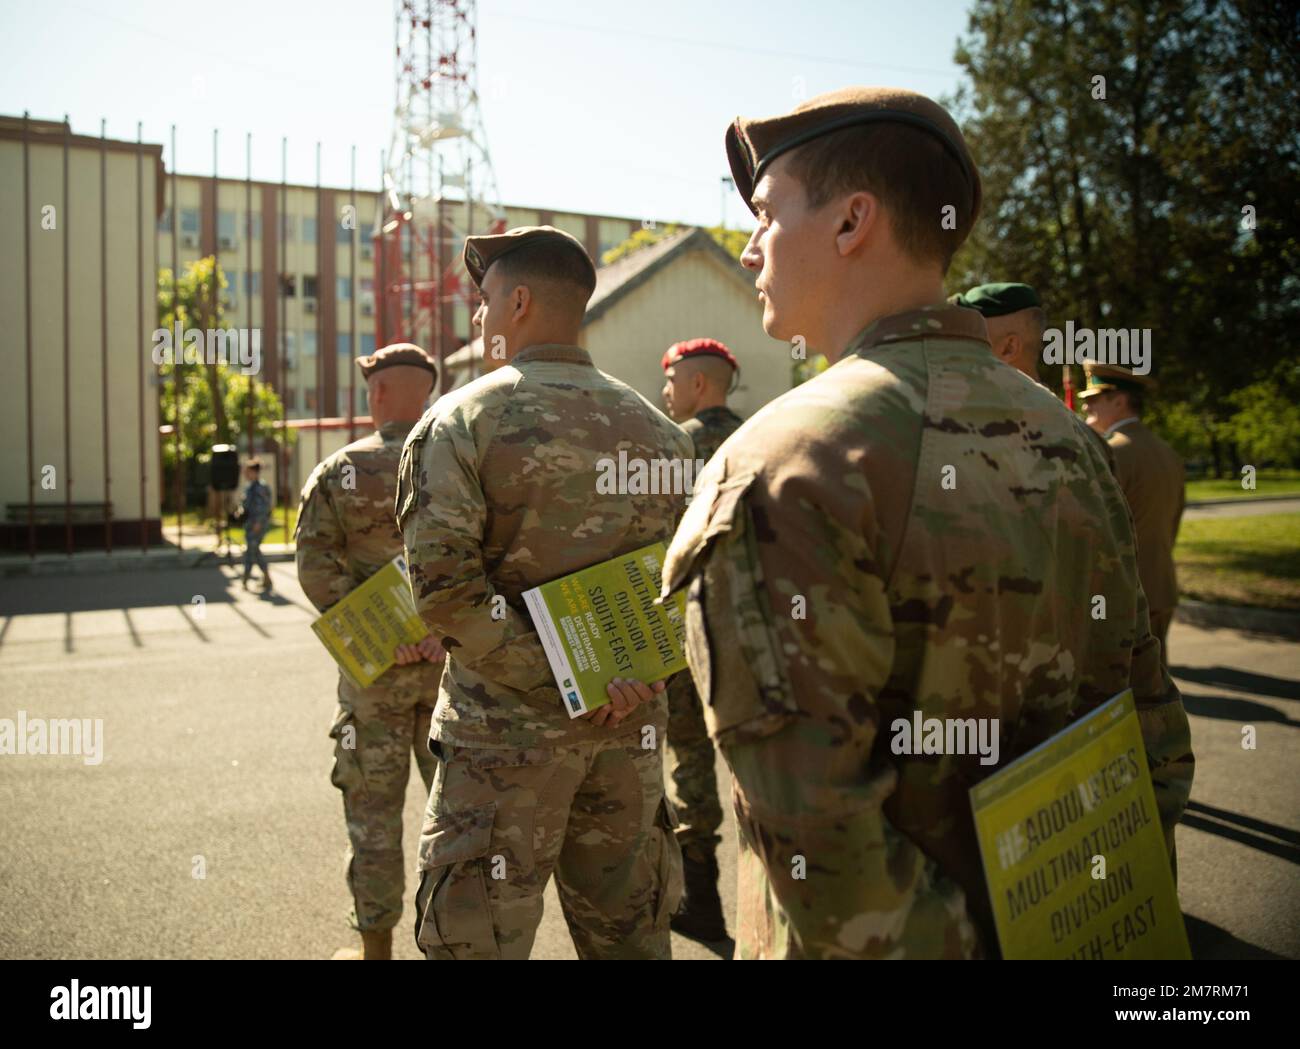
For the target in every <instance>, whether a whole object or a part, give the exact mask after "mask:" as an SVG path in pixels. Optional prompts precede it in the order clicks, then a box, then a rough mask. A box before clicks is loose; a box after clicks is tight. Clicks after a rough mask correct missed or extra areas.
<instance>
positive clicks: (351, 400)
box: [348, 146, 359, 442]
mask: <svg viewBox="0 0 1300 1049" xmlns="http://www.w3.org/2000/svg"><path fill="white" fill-rule="evenodd" d="M349 200H350V201H351V205H352V236H351V237H349V238H348V240H349V242H350V246H351V256H350V262H349V270H348V280H349V281H350V282H351V285H352V294H351V295H349V296H348V300H349V301H348V306H349V309H348V329H349V331H350V332H351V333H352V340H351V341H352V354H351V359H350V360H349V361H348V441H349V442H351V441H355V440H356V439H357V419H356V416H357V365H356V358H357V350H358V349H359V346H358V345H357V229H358V223H357V147H356V146H353V147H352V191H351V196H350V197H349Z"/></svg>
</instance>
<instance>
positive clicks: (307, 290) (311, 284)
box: [302, 273, 316, 299]
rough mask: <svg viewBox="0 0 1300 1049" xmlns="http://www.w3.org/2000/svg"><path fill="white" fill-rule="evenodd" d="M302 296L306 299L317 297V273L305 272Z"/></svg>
mask: <svg viewBox="0 0 1300 1049" xmlns="http://www.w3.org/2000/svg"><path fill="white" fill-rule="evenodd" d="M302 297H303V298H304V299H314V298H315V297H316V275H315V274H314V273H306V274H303V278H302Z"/></svg>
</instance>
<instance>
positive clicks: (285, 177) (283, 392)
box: [263, 138, 289, 539]
mask: <svg viewBox="0 0 1300 1049" xmlns="http://www.w3.org/2000/svg"><path fill="white" fill-rule="evenodd" d="M288 182H289V139H288V138H281V139H280V208H279V213H278V214H277V215H276V216H275V221H276V229H275V234H276V236H277V237H278V238H279V243H278V244H277V245H276V246H277V247H278V248H279V249H280V272H279V273H277V274H276V275H275V283H276V287H277V288H278V289H279V290H278V291H277V292H276V294H277V296H278V297H279V299H278V302H279V311H280V312H279V315H278V317H277V319H276V327H277V328H279V336H280V442H281V448H280V451H281V455H280V460H281V462H282V464H283V469H284V472H285V474H286V476H287V475H288V473H289V387H288V381H289V362H288V360H287V357H288V355H287V354H286V353H285V346H286V344H287V342H288V338H289V335H288V328H289V318H288V317H287V316H286V315H285V308H284V267H285V254H284V242H285V239H286V238H285V235H284V234H285V224H286V219H285V208H286V206H287V200H286V194H287V192H288V191H287V190H286V188H285V187H286V186H287V185H288ZM264 225H265V224H264ZM263 232H265V231H263ZM281 487H283V486H281ZM280 505H281V511H282V513H283V515H284V534H285V538H286V539H287V538H288V536H289V500H287V499H286V500H284V502H282V503H281V504H280Z"/></svg>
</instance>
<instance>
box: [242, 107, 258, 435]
mask: <svg viewBox="0 0 1300 1049" xmlns="http://www.w3.org/2000/svg"><path fill="white" fill-rule="evenodd" d="M247 134H248V139H247V141H246V142H245V145H244V152H245V156H246V159H247V163H248V169H247V170H248V174H247V175H246V176H245V178H244V239H245V241H246V242H247V245H248V251H247V252H246V253H245V254H246V256H247V260H248V261H247V263H246V264H245V269H244V289H245V291H246V292H247V294H246V296H245V297H246V298H247V300H248V337H249V339H250V341H251V339H252V337H253V133H252V132H251V131H249V132H248V133H247ZM258 365H259V366H260V365H261V358H260V357H259V358H258ZM256 394H257V376H256V375H254V374H253V373H252V372H249V373H248V454H249V455H250V456H252V455H256V454H257V431H256V425H257V424H256V421H255V419H256V416H255V415H254V413H253V398H254V397H255V396H256Z"/></svg>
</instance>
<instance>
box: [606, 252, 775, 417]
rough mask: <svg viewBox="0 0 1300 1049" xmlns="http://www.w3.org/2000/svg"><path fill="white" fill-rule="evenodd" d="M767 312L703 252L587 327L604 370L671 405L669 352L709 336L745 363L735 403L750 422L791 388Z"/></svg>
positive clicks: (663, 273)
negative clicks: (667, 396) (665, 365)
mask: <svg viewBox="0 0 1300 1049" xmlns="http://www.w3.org/2000/svg"><path fill="white" fill-rule="evenodd" d="M762 318H763V313H762V307H761V305H760V304H759V302H758V299H757V297H756V296H754V295H753V294H751V293H749V292H747V291H746V289H745V287H744V285H742V284H740V282H738V281H736V280H735V279H734V278H732V277H731V276H729V275H728V274H727V273H726V272H725V271H724V270H723V268H722V265H721V263H720V262H719V261H717V260H715V259H713V258H711V257H710V256H708V255H706V254H704V253H703V252H698V251H694V252H689V253H687V254H686V255H682V256H680V257H679V258H677V259H676V260H674V261H673V262H671V263H670V264H669V265H668V266H667V267H666V268H664V269H662V270H660V271H659V272H658V273H656V274H655V275H654V276H653V277H651V278H650V279H649V280H648V281H647V282H646V283H644V284H642V285H640V286H639V287H637V288H634V289H633V290H632V291H630V292H629V293H628V294H627V296H626V297H625V298H623V299H621V300H619V301H618V302H617V303H615V304H614V306H613V307H612V308H611V309H610V311H609V312H608V313H606V314H604V315H602V316H600V317H599V318H597V319H596V320H595V321H593V322H591V323H590V324H588V325H587V326H586V327H585V328H584V329H583V345H584V346H585V347H586V348H587V349H588V350H589V351H590V352H591V355H592V358H593V360H594V361H595V362H596V365H597V367H599V368H601V369H602V370H603V371H607V372H609V373H610V374H612V375H615V376H617V377H618V378H620V379H622V380H623V381H624V382H626V383H628V384H629V385H630V386H632V387H634V388H635V389H636V390H637V391H638V392H640V393H641V394H642V395H644V396H645V397H647V398H649V400H650V401H651V402H652V403H653V404H655V405H656V406H657V407H659V408H662V407H663V398H662V396H661V391H662V390H663V383H664V377H663V376H664V373H663V369H662V367H661V366H660V363H659V362H660V360H661V359H662V357H663V354H664V351H665V350H666V349H667V348H668V347H669V346H671V345H672V344H673V343H674V342H679V341H681V340H683V339H693V338H699V337H709V338H714V339H719V340H721V341H722V342H723V343H725V344H726V345H727V347H728V348H730V349H731V351H732V352H733V353H734V354H735V355H736V359H737V360H738V361H739V362H740V369H741V384H740V387H739V389H738V390H737V392H736V393H734V394H732V396H731V399H730V401H729V403H730V405H731V406H732V408H733V409H734V410H735V411H737V412H739V413H740V414H741V415H743V416H745V417H746V418H748V417H749V416H751V415H753V414H754V412H755V411H757V410H758V409H759V408H760V407H762V406H763V405H764V404H766V403H767V402H768V401H770V400H772V399H773V398H774V397H777V396H779V395H780V394H782V393H784V392H785V391H786V390H788V389H789V388H790V360H789V353H788V350H787V348H786V346H785V344H784V343H779V342H777V341H776V340H774V339H771V338H769V337H768V336H767V335H766V334H765V333H764V331H763V325H762Z"/></svg>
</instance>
